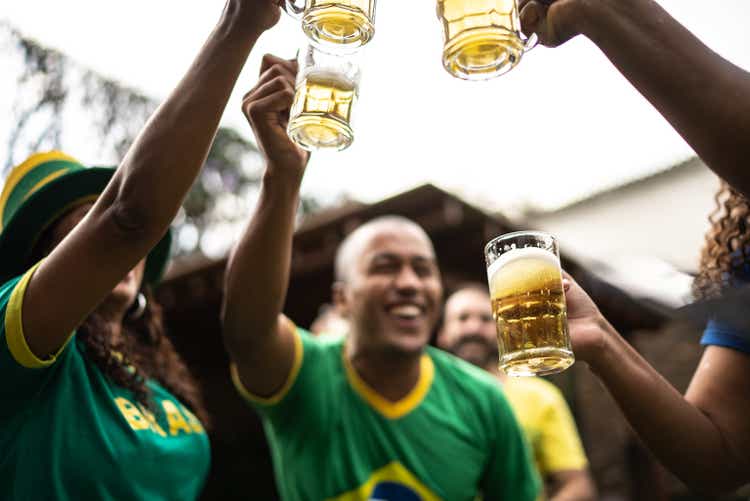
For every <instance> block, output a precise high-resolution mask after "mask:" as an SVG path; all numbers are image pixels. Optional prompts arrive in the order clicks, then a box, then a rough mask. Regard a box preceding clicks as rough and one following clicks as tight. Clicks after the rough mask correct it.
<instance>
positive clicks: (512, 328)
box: [487, 247, 575, 376]
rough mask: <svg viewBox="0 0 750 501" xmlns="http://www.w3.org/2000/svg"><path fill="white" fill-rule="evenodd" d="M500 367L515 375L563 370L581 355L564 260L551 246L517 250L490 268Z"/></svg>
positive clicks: (505, 255) (507, 254)
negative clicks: (573, 342)
mask: <svg viewBox="0 0 750 501" xmlns="http://www.w3.org/2000/svg"><path fill="white" fill-rule="evenodd" d="M487 274H488V278H489V283H490V295H491V297H492V312H493V316H494V318H495V322H496V323H497V343H498V350H499V352H500V368H501V369H503V370H504V371H505V372H506V373H507V374H508V375H511V376H528V375H544V374H551V373H554V372H559V371H561V370H564V369H566V368H568V367H569V366H570V365H572V364H573V362H574V361H575V358H574V356H573V352H572V349H571V347H570V337H569V335H568V324H567V314H566V307H565V293H564V291H563V285H562V276H561V273H560V262H559V260H558V258H557V256H556V255H555V254H553V253H552V252H550V251H547V250H545V249H540V248H535V247H527V248H516V249H513V250H510V251H509V252H507V253H505V254H503V255H501V256H500V257H499V258H498V259H497V260H496V261H495V262H493V263H492V265H491V266H490V268H489V269H488V272H487Z"/></svg>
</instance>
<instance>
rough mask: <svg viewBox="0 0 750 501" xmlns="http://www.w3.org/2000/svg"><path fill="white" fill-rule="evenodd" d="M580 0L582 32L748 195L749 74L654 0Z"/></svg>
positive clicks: (709, 161)
mask: <svg viewBox="0 0 750 501" xmlns="http://www.w3.org/2000/svg"><path fill="white" fill-rule="evenodd" d="M582 2H583V3H584V4H585V5H586V10H585V11H582V12H586V15H582V16H581V20H580V28H581V31H582V32H583V34H584V35H586V36H587V37H588V38H590V39H591V40H592V41H593V42H594V43H595V44H596V45H597V46H598V47H599V48H600V49H601V50H602V51H603V52H604V54H605V55H606V56H607V57H608V58H609V59H610V61H612V63H613V64H614V65H615V66H616V67H617V69H618V70H619V71H620V72H621V73H622V74H623V75H624V76H625V77H626V78H627V79H628V80H629V81H630V82H631V83H632V84H633V85H634V86H635V87H636V88H637V89H638V90H639V91H640V92H641V93H642V94H643V95H644V97H646V98H647V99H648V100H649V101H650V102H651V103H652V104H653V105H654V106H655V107H656V108H657V109H658V110H659V111H660V112H661V114H662V115H663V116H664V117H665V118H666V119H667V120H668V121H669V122H670V123H671V124H672V125H673V126H674V127H675V129H676V130H677V131H678V132H679V133H680V135H682V137H683V138H684V139H685V140H686V141H687V142H688V143H689V144H690V145H691V146H692V147H693V149H694V150H695V151H696V152H697V153H698V155H699V156H701V158H702V159H703V160H704V161H705V162H706V164H707V165H708V166H709V167H710V168H711V169H713V170H714V171H715V172H716V173H717V174H719V175H720V176H721V177H723V178H724V179H726V180H727V181H729V182H730V183H731V184H733V185H734V186H736V187H737V188H738V189H740V190H741V191H743V192H744V193H745V194H750V176H748V175H747V174H746V173H745V171H746V170H747V169H746V163H747V159H748V158H749V157H750V141H748V139H747V138H748V137H750V74H749V73H748V72H746V71H744V70H742V69H741V68H738V67H737V66H735V65H733V64H732V63H730V62H728V61H727V60H725V59H723V58H722V57H720V56H719V55H717V54H716V53H715V52H713V51H712V50H711V49H709V48H708V47H706V46H705V45H704V44H703V43H702V42H701V41H700V40H698V38H696V37H695V36H694V35H693V34H692V33H690V31H688V30H687V29H686V28H685V27H683V26H682V25H681V24H680V23H678V22H677V21H676V20H675V19H674V18H672V17H671V16H670V15H669V14H668V13H667V12H666V11H665V10H664V9H662V8H661V7H660V6H659V5H658V4H657V3H656V2H654V1H653V0H627V1H622V0H595V1H591V0H582Z"/></svg>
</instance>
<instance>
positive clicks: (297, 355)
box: [229, 322, 304, 407]
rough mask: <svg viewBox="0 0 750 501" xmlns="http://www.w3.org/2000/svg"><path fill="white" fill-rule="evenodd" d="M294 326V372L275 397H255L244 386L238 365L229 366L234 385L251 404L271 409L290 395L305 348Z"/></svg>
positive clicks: (290, 373) (292, 371) (300, 366)
mask: <svg viewBox="0 0 750 501" xmlns="http://www.w3.org/2000/svg"><path fill="white" fill-rule="evenodd" d="M290 323H291V322H290ZM292 326H293V327H294V330H293V331H292V332H294V362H293V363H292V370H291V371H289V376H288V377H287V379H286V381H285V382H284V385H283V386H282V387H281V388H280V389H279V391H277V392H276V394H275V395H272V396H270V397H266V398H264V397H260V396H258V395H255V394H254V393H252V392H251V391H250V390H248V389H247V388H246V387H245V385H244V384H242V381H241V380H240V375H239V372H238V371H237V365H236V364H235V363H234V362H232V363H231V364H230V365H229V371H230V373H231V375H232V383H233V384H234V387H235V388H236V389H237V391H238V392H239V394H240V395H241V396H242V397H243V398H244V399H245V400H247V401H248V402H250V403H251V404H256V405H262V406H265V407H270V406H272V405H276V404H278V403H279V402H281V401H282V400H283V399H284V397H285V396H286V395H287V393H289V390H290V389H291V388H292V385H293V384H294V382H295V381H296V380H297V376H298V375H299V371H300V369H301V368H302V358H303V356H304V347H303V346H302V337H301V336H300V334H299V332H298V331H297V328H296V327H295V326H294V325H292Z"/></svg>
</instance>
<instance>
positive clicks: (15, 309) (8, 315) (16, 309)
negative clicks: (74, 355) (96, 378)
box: [5, 261, 73, 369]
mask: <svg viewBox="0 0 750 501" xmlns="http://www.w3.org/2000/svg"><path fill="white" fill-rule="evenodd" d="M40 264H41V261H40V262H39V263H38V264H36V265H35V266H34V267H33V268H31V269H30V270H29V271H27V272H26V274H25V275H24V276H23V278H21V280H20V281H19V282H18V284H16V287H15V288H14V289H13V293H12V294H11V296H10V301H9V302H8V308H7V310H6V312H5V341H6V343H7V344H8V350H9V351H10V354H11V355H12V356H13V358H14V359H15V361H16V362H18V363H19V364H20V365H21V366H23V367H26V368H27V369H45V368H47V367H49V366H51V365H53V364H54V363H55V361H56V360H57V357H58V356H59V355H60V353H62V352H63V350H64V349H65V347H66V346H67V344H68V342H69V341H70V340H71V338H72V337H73V334H71V335H70V336H69V337H68V339H67V340H66V341H65V343H63V345H62V346H61V347H60V349H59V350H58V351H57V353H55V354H54V355H52V356H50V357H49V358H47V359H45V360H41V359H40V358H39V357H37V356H36V355H34V353H33V352H32V351H31V348H29V345H28V343H27V342H26V336H25V335H24V333H23V317H22V310H23V297H24V295H25V294H26V287H27V286H28V285H29V281H30V280H31V277H32V276H33V275H34V272H35V271H36V270H37V268H38V267H39V265H40Z"/></svg>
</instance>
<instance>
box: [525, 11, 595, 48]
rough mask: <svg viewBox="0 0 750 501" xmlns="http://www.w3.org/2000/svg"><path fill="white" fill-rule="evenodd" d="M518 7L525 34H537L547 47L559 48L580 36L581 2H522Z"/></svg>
mask: <svg viewBox="0 0 750 501" xmlns="http://www.w3.org/2000/svg"><path fill="white" fill-rule="evenodd" d="M518 7H519V9H520V13H521V27H522V28H523V31H524V33H526V34H527V35H531V34H532V33H536V34H537V36H538V37H539V42H540V43H541V44H543V45H546V46H547V47H557V46H558V45H562V44H563V43H565V42H567V41H568V40H570V39H571V38H573V37H574V36H576V35H578V34H580V27H579V26H580V22H581V21H582V20H583V7H584V2H582V1H580V0H520V1H519V3H518Z"/></svg>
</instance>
